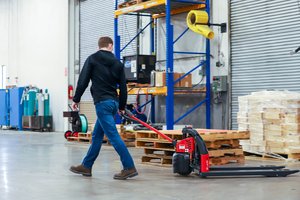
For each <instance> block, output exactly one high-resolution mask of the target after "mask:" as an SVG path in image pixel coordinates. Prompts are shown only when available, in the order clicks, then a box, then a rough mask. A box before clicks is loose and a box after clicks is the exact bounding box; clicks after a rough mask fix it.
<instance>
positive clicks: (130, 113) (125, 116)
mask: <svg viewBox="0 0 300 200" xmlns="http://www.w3.org/2000/svg"><path fill="white" fill-rule="evenodd" d="M122 116H123V117H124V118H126V119H128V120H131V121H136V122H138V123H140V124H142V125H143V126H145V127H146V128H148V129H150V130H152V131H154V132H155V133H157V134H158V135H160V136H161V137H163V138H164V139H166V140H168V141H169V142H171V143H172V144H173V145H174V146H176V140H172V138H170V137H168V136H166V135H165V134H163V133H162V132H160V131H158V130H157V129H155V128H153V127H152V126H150V125H149V124H147V123H145V122H143V121H142V120H140V119H138V118H136V117H135V116H134V114H133V113H132V112H130V111H129V110H128V109H125V115H124V114H122Z"/></svg>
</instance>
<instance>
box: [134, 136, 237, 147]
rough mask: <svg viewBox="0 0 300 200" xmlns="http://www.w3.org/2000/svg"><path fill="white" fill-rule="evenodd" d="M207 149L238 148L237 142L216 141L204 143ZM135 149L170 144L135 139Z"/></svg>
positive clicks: (156, 140) (167, 145)
mask: <svg viewBox="0 0 300 200" xmlns="http://www.w3.org/2000/svg"><path fill="white" fill-rule="evenodd" d="M205 144H206V147H207V148H208V149H219V148H238V147H240V142H239V140H237V139H235V140H217V141H205ZM136 146H137V147H150V146H153V147H156V148H171V149H173V148H174V147H172V144H171V143H170V142H169V141H167V140H159V139H152V138H138V139H136Z"/></svg>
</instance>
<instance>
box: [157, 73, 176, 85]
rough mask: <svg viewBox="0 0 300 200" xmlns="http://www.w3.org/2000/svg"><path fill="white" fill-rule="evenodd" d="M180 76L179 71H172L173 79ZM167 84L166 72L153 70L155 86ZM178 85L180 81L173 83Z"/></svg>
mask: <svg viewBox="0 0 300 200" xmlns="http://www.w3.org/2000/svg"><path fill="white" fill-rule="evenodd" d="M179 77H180V74H179V73H176V72H175V73H174V81H175V80H177V79H178V78H179ZM166 85H167V79H166V72H155V87H163V86H166ZM174 87H175V88H176V87H180V81H179V82H178V83H176V84H175V85H174Z"/></svg>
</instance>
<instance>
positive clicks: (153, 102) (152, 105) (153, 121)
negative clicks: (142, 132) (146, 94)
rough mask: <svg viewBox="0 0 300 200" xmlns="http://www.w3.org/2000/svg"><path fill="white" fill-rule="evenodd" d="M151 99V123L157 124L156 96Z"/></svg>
mask: <svg viewBox="0 0 300 200" xmlns="http://www.w3.org/2000/svg"><path fill="white" fill-rule="evenodd" d="M151 98H152V101H151V122H152V123H155V96H153V95H152V97H151Z"/></svg>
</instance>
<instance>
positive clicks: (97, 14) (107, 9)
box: [80, 0, 137, 101]
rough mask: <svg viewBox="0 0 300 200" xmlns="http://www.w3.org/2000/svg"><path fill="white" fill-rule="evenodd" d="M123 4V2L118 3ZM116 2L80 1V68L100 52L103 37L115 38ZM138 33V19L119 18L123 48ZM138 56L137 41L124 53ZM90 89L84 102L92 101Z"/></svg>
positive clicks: (130, 17) (131, 17) (134, 17)
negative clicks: (89, 57)
mask: <svg viewBox="0 0 300 200" xmlns="http://www.w3.org/2000/svg"><path fill="white" fill-rule="evenodd" d="M118 2H120V3H121V2H123V1H118ZM114 8H115V1H111V0H104V1H99V0H86V1H80V67H81V68H82V66H83V64H84V62H85V60H86V58H87V57H88V56H89V55H91V54H93V53H94V52H96V51H97V50H98V39H99V37H101V36H110V37H111V38H114ZM136 33H137V18H136V16H133V15H128V16H120V17H119V35H120V36H121V48H122V47H123V46H124V45H125V44H126V43H128V42H129V41H130V40H131V38H133V37H134V36H135V35H136ZM133 54H136V40H135V41H134V42H132V43H131V45H129V46H128V47H127V48H126V49H125V50H124V51H123V52H122V56H124V55H133ZM91 100H92V97H91V94H90V90H89V88H88V89H87V90H86V92H85V94H84V95H83V97H82V101H91Z"/></svg>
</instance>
